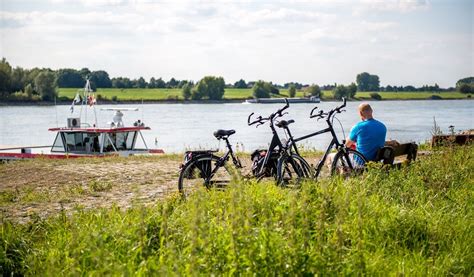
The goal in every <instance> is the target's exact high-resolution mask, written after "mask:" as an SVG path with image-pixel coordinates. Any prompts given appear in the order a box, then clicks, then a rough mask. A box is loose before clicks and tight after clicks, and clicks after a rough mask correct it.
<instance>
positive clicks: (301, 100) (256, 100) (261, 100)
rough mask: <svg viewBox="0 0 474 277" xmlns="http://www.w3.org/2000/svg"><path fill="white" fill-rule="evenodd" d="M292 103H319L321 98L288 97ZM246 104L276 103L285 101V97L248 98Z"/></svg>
mask: <svg viewBox="0 0 474 277" xmlns="http://www.w3.org/2000/svg"><path fill="white" fill-rule="evenodd" d="M286 99H288V102H290V103H319V102H321V99H319V97H316V96H311V97H309V98H286ZM244 103H245V104H257V103H258V104H274V103H285V98H254V99H247V100H245V102H244Z"/></svg>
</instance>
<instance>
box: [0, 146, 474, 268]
mask: <svg viewBox="0 0 474 277" xmlns="http://www.w3.org/2000/svg"><path fill="white" fill-rule="evenodd" d="M473 157H474V147H465V148H457V149H449V148H445V149H442V150H441V151H436V152H434V153H433V154H432V155H430V156H428V157H424V158H423V159H420V160H419V161H417V162H416V163H414V164H412V165H411V166H409V167H406V168H403V169H401V170H394V171H391V172H390V173H387V172H385V171H381V170H380V169H371V170H369V171H368V172H367V173H365V174H364V175H363V176H361V177H358V178H353V179H350V180H341V179H329V180H324V181H321V182H308V183H306V184H304V185H303V187H302V189H301V190H298V191H296V190H289V189H281V188H278V187H276V186H275V185H274V184H271V183H268V184H265V183H264V184H255V183H252V182H251V183H245V182H243V183H238V184H235V185H233V186H232V187H231V188H228V189H226V190H224V191H209V192H208V191H205V190H202V191H199V192H197V193H196V194H194V195H193V196H192V197H191V198H189V199H188V200H187V201H183V200H181V199H180V198H179V197H169V198H168V199H166V200H164V201H159V202H156V203H155V204H154V205H151V206H141V205H137V206H134V207H132V208H129V209H127V210H124V209H119V208H118V207H112V208H103V209H94V210H85V209H83V208H81V207H80V206H78V207H77V208H76V211H75V212H73V213H72V214H71V215H66V213H64V212H63V213H59V214H58V215H57V216H53V217H50V218H47V219H39V218H37V219H36V220H35V221H33V222H31V223H28V224H22V225H20V224H14V223H10V222H8V221H5V220H4V221H3V222H2V225H1V229H0V236H1V240H0V266H1V267H0V270H2V271H3V272H2V273H3V274H4V275H5V274H7V275H9V273H10V272H15V273H19V274H26V275H52V276H55V275H82V274H86V275H91V274H92V275H110V274H120V275H122V274H123V275H130V274H143V275H149V274H155V275H199V274H203V275H210V274H216V275H222V274H225V275H234V274H235V275H241V274H243V275H253V274H257V275H275V274H278V275H303V274H314V273H320V274H323V275H327V274H344V275H348V274H369V275H385V274H387V273H389V274H392V275H395V274H397V275H399V274H408V275H451V274H459V275H472V273H473V270H474V256H473V254H472V253H474V200H473V199H474V183H473V180H474V178H473V177H474V176H472V175H473V174H472V172H473V168H474V163H473Z"/></svg>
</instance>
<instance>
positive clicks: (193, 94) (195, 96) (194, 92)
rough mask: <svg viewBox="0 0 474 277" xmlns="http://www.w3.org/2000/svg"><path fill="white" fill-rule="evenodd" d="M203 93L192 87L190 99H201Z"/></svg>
mask: <svg viewBox="0 0 474 277" xmlns="http://www.w3.org/2000/svg"><path fill="white" fill-rule="evenodd" d="M202 97H203V95H202V94H201V93H200V92H199V91H198V90H197V89H196V88H194V89H193V90H192V92H191V99H192V100H201V99H202Z"/></svg>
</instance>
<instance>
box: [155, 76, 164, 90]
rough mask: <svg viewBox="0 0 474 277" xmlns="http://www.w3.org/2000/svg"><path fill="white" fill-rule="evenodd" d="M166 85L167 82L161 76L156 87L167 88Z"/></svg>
mask: <svg viewBox="0 0 474 277" xmlns="http://www.w3.org/2000/svg"><path fill="white" fill-rule="evenodd" d="M165 87H166V82H165V81H163V79H162V78H161V77H160V78H158V80H156V88H165Z"/></svg>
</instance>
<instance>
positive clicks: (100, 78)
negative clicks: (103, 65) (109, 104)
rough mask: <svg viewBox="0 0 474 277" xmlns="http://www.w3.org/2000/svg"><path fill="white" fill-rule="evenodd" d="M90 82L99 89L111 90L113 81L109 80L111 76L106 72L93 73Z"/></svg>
mask: <svg viewBox="0 0 474 277" xmlns="http://www.w3.org/2000/svg"><path fill="white" fill-rule="evenodd" d="M89 80H90V81H91V85H92V86H94V85H95V87H97V88H111V87H112V81H111V80H110V78H109V74H108V73H107V72H105V71H104V70H98V71H93V72H91V74H90V78H89Z"/></svg>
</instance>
